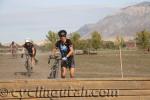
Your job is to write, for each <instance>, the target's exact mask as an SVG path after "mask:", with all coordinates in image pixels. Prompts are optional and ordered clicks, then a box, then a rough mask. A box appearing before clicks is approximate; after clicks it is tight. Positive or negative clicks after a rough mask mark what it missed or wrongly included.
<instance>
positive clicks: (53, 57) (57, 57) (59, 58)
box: [48, 55, 62, 64]
mask: <svg viewBox="0 0 150 100" xmlns="http://www.w3.org/2000/svg"><path fill="white" fill-rule="evenodd" d="M51 59H55V60H62V58H61V57H60V56H52V55H50V56H49V58H48V64H50V60H51Z"/></svg>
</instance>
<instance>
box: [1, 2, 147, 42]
mask: <svg viewBox="0 0 150 100" xmlns="http://www.w3.org/2000/svg"><path fill="white" fill-rule="evenodd" d="M142 1H150V0H0V42H3V43H5V42H10V41H12V40H15V41H17V42H20V41H24V39H25V38H28V37H29V38H32V39H33V40H41V39H45V35H46V34H47V32H48V31H49V30H52V31H55V32H57V31H58V30H60V29H66V30H67V31H68V32H69V33H70V32H74V31H76V30H78V29H79V28H80V27H81V26H83V25H85V24H89V23H96V22H97V21H99V20H100V19H102V18H103V17H105V16H107V15H111V14H113V13H115V12H117V11H118V10H119V9H120V8H123V7H126V6H129V5H134V4H136V3H139V2H142Z"/></svg>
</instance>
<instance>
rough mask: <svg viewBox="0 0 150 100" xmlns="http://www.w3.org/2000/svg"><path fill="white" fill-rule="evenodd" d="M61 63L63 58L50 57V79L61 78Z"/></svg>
mask: <svg viewBox="0 0 150 100" xmlns="http://www.w3.org/2000/svg"><path fill="white" fill-rule="evenodd" d="M52 59H54V63H53V65H52V66H51V64H50V63H51V60H52ZM60 62H61V58H60V57H59V56H52V55H50V56H49V58H48V64H49V66H50V67H51V68H50V73H49V76H48V79H57V78H60V76H61V75H60Z"/></svg>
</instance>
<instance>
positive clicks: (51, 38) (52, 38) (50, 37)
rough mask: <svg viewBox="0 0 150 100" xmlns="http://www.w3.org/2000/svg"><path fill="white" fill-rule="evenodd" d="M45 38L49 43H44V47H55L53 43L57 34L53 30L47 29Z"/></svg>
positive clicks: (56, 38)
mask: <svg viewBox="0 0 150 100" xmlns="http://www.w3.org/2000/svg"><path fill="white" fill-rule="evenodd" d="M46 38H47V39H48V40H49V43H48V44H46V47H50V49H51V50H52V49H53V48H54V47H55V43H56V41H57V40H58V35H57V34H56V33H55V32H52V31H49V32H48V34H47V35H46Z"/></svg>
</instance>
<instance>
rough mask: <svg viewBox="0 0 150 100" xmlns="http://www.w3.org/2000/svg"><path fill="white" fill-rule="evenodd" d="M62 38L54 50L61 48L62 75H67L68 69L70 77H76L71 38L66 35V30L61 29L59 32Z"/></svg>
mask: <svg viewBox="0 0 150 100" xmlns="http://www.w3.org/2000/svg"><path fill="white" fill-rule="evenodd" d="M58 35H59V37H60V40H58V41H57V42H56V44H55V49H54V52H55V53H56V50H59V51H60V53H61V57H62V61H61V77H62V78H65V77H66V69H67V68H69V70H70V78H74V70H75V62H74V54H73V53H74V50H73V45H72V42H71V40H70V39H68V38H67V37H66V35H67V32H66V31H65V30H60V31H59V32H58Z"/></svg>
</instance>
